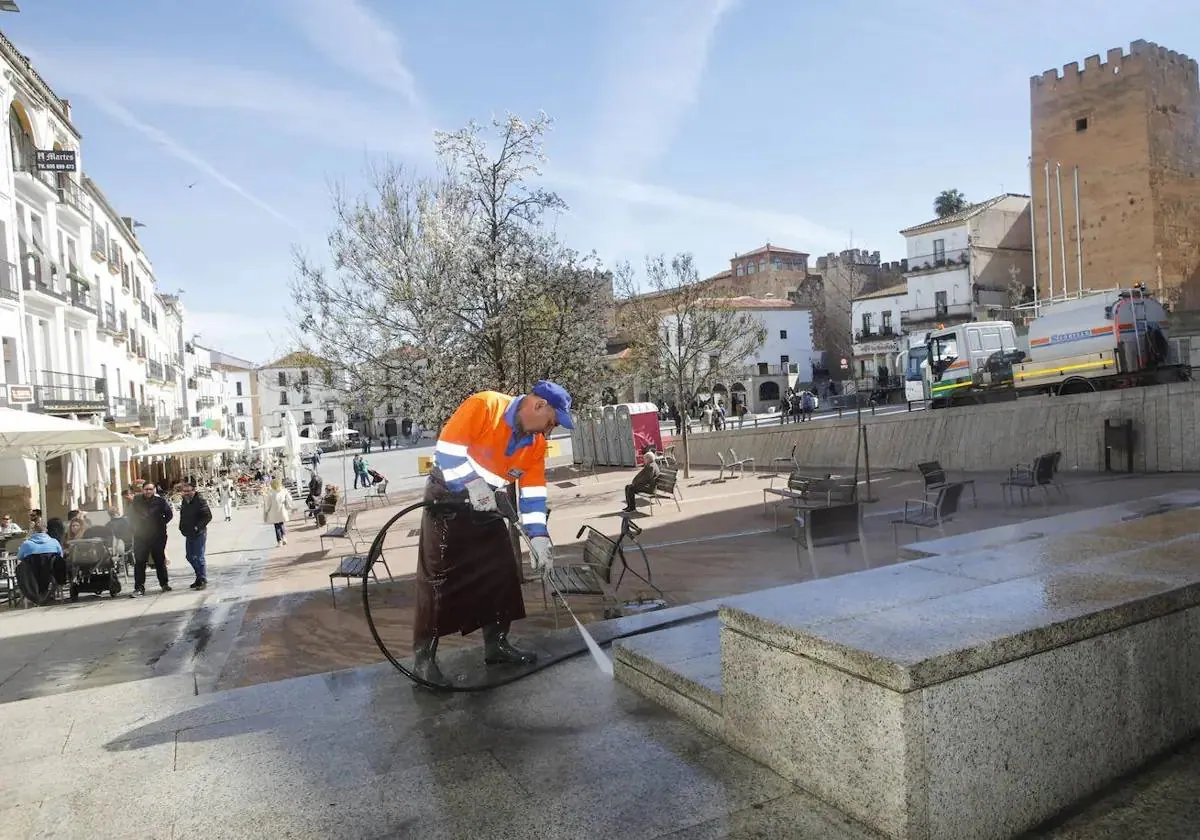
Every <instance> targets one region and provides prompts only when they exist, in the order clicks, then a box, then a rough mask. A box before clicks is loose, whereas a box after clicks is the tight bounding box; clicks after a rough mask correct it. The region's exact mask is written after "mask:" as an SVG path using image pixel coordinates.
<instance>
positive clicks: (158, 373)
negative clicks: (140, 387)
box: [146, 359, 163, 380]
mask: <svg viewBox="0 0 1200 840" xmlns="http://www.w3.org/2000/svg"><path fill="white" fill-rule="evenodd" d="M146 376H148V377H149V378H150V379H158V380H161V379H162V378H163V366H162V362H156V361H155V360H154V359H151V360H150V361H148V362H146Z"/></svg>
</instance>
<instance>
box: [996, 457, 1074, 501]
mask: <svg viewBox="0 0 1200 840" xmlns="http://www.w3.org/2000/svg"><path fill="white" fill-rule="evenodd" d="M1061 460H1062V453H1061V452H1050V453H1048V454H1046V455H1039V456H1038V457H1037V458H1035V459H1034V461H1033V463H1032V464H1017V465H1015V466H1013V467H1011V468H1009V471H1008V479H1007V480H1005V481H1002V482H1000V487H1001V489H1002V490H1003V491H1004V500H1005V504H1011V503H1012V491H1013V489H1014V488H1015V489H1017V490H1019V491H1021V501H1022V503H1024V502H1026V501H1028V500H1029V494H1030V491H1031V490H1038V489H1040V490H1041V491H1042V493H1043V494H1044V497H1043V502H1044V503H1045V504H1050V488H1051V487H1053V488H1054V489H1055V490H1056V491H1058V494H1059V496H1061V497H1062V498H1063V499H1064V500H1065V499H1066V498H1067V491H1066V490H1065V489H1064V488H1063V486H1062V484H1061V483H1060V482H1059V481H1058V479H1057V477H1056V475H1057V473H1058V465H1059V462H1060V461H1061Z"/></svg>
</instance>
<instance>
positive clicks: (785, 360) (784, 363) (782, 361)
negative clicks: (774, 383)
mask: <svg viewBox="0 0 1200 840" xmlns="http://www.w3.org/2000/svg"><path fill="white" fill-rule="evenodd" d="M790 361H791V359H790V358H788V354H787V353H784V354H783V355H782V356H780V357H779V364H781V365H782V366H783V367H787V366H788V362H790Z"/></svg>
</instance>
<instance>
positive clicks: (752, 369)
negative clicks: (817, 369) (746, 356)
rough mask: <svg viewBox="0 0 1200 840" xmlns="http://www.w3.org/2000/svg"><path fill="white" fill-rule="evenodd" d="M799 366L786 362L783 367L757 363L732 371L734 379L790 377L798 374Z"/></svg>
mask: <svg viewBox="0 0 1200 840" xmlns="http://www.w3.org/2000/svg"><path fill="white" fill-rule="evenodd" d="M799 371H800V366H799V364H797V363H796V362H788V363H787V364H785V365H781V364H770V363H769V362H758V363H757V364H753V365H745V366H743V367H742V368H739V369H736V370H734V371H732V373H733V375H734V376H735V377H737V376H790V375H791V374H793V373H799Z"/></svg>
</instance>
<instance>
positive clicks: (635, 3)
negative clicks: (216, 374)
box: [0, 0, 1200, 362]
mask: <svg viewBox="0 0 1200 840" xmlns="http://www.w3.org/2000/svg"><path fill="white" fill-rule="evenodd" d="M18 2H19V5H20V7H21V11H20V13H18V14H5V15H0V27H3V30H4V33H5V34H6V35H7V36H8V37H9V38H10V40H12V41H13V42H14V43H15V44H16V45H17V46H18V48H19V49H21V50H22V51H23V52H24V53H25V54H26V55H28V56H30V58H31V59H32V60H33V62H34V66H35V68H36V69H37V70H38V71H39V73H40V74H41V75H42V76H43V77H44V78H45V79H46V80H47V82H49V84H50V85H51V86H52V87H53V88H54V89H55V90H56V92H58V94H59V95H60V96H64V97H67V98H70V99H71V102H72V108H73V118H74V122H75V125H76V127H77V128H78V129H79V131H80V132H81V134H82V135H83V141H82V149H81V162H82V166H83V169H84V170H85V171H86V172H87V174H88V175H89V176H90V177H92V178H93V179H94V180H95V181H96V182H97V183H98V184H99V185H100V187H101V188H102V189H103V190H104V192H105V194H106V195H107V196H108V198H109V201H110V202H111V203H112V204H113V205H114V206H115V207H116V208H117V209H118V211H119V212H120V213H121V214H122V215H126V216H132V217H134V218H135V219H137V220H138V221H140V222H142V223H143V224H144V225H145V227H143V228H140V229H139V239H140V241H141V243H142V245H143V247H144V248H145V250H146V253H147V254H148V256H149V257H150V259H151V261H152V262H153V265H154V268H155V274H156V276H157V280H158V287H159V290H160V291H163V292H168V293H174V292H177V291H181V292H182V299H183V302H184V305H185V307H186V308H187V312H188V318H189V324H190V329H191V330H192V331H193V332H194V333H198V334H199V336H200V341H201V342H202V343H204V344H205V345H207V346H214V347H218V348H220V349H222V350H225V351H226V352H230V353H233V354H235V355H240V356H243V357H246V358H249V359H251V360H252V361H255V362H266V361H269V360H270V359H271V358H273V357H275V356H278V355H282V354H283V352H285V351H286V350H287V349H288V348H289V346H290V345H291V341H292V331H291V329H290V326H289V323H290V312H291V303H290V297H289V292H288V288H289V283H290V281H291V279H292V277H293V276H294V274H295V269H294V266H295V256H294V255H295V253H296V252H297V251H301V252H303V253H305V254H306V255H308V256H309V257H312V258H316V259H318V260H324V259H325V258H326V257H327V254H328V249H327V247H326V245H325V243H326V238H327V236H328V234H329V231H330V229H331V227H330V226H331V225H332V223H333V218H332V212H331V206H332V205H331V190H332V189H333V188H334V187H335V186H341V187H343V188H345V189H348V190H350V191H351V192H361V191H362V190H363V189H364V188H365V186H366V183H365V173H366V170H367V168H368V165H369V164H370V163H372V162H379V161H381V160H384V159H390V160H392V161H394V162H396V163H399V164H402V165H404V166H406V167H409V168H410V169H412V171H414V172H418V173H419V172H422V171H429V170H430V168H431V167H432V166H433V164H434V152H433V133H434V131H436V130H455V129H457V128H460V127H462V126H464V125H465V124H467V122H469V121H470V120H477V121H480V122H486V121H488V120H490V119H491V118H492V117H493V116H497V115H499V116H502V115H504V114H505V113H506V112H511V113H515V114H518V115H521V116H524V117H533V116H535V115H536V114H537V113H538V112H540V111H544V112H545V113H546V114H548V115H549V116H550V117H551V118H552V119H553V121H554V127H553V130H552V132H551V133H550V135H549V136H548V138H547V141H546V154H547V156H548V158H549V160H548V162H547V164H546V172H545V176H544V178H545V186H546V187H547V188H549V189H553V190H556V191H557V192H558V193H559V194H560V195H561V196H562V197H563V198H564V199H565V201H566V202H567V205H568V209H567V210H566V211H564V212H563V213H561V214H560V215H559V216H558V217H557V218H555V219H553V220H552V222H553V224H554V225H555V227H556V230H557V232H558V233H559V234H560V236H561V237H562V238H563V239H564V240H565V241H566V242H567V243H568V244H569V245H571V246H572V247H574V248H576V249H578V250H580V251H583V252H588V251H592V250H595V251H596V252H597V253H598V254H599V256H600V257H601V258H602V259H603V260H604V261H605V262H606V263H607V264H609V265H614V264H616V263H617V262H618V261H624V260H628V261H630V262H632V263H633V264H634V266H635V267H637V266H639V265H642V264H643V263H644V258H645V256H646V255H647V254H658V253H666V254H674V253H677V252H684V251H686V252H691V253H692V254H693V255H694V256H695V259H696V262H697V266H698V267H699V269H700V271H701V273H702V274H710V273H715V272H717V271H720V270H723V269H725V268H727V267H728V260H729V258H730V257H731V256H733V255H734V254H735V253H738V252H744V251H748V250H751V249H753V248H756V247H759V246H761V245H762V244H764V243H765V242H771V243H773V244H776V245H780V246H783V247H788V248H794V249H798V250H802V251H807V252H809V253H810V254H812V255H814V258H815V256H816V255H821V254H825V253H829V252H834V251H840V250H842V249H845V248H848V247H856V248H866V249H869V250H872V251H875V250H878V251H880V252H881V253H882V257H883V259H885V260H887V259H899V258H901V257H902V256H903V255H904V240H903V238H902V237H901V236H900V235H899V233H898V231H899V230H900V229H902V228H904V227H908V226H910V225H913V224H918V223H920V222H922V221H925V220H927V219H928V218H930V217H931V216H932V215H933V212H932V202H933V198H934V196H935V195H936V194H937V193H938V192H940V191H942V190H944V189H950V188H955V189H959V190H961V191H962V192H963V193H965V194H966V196H967V198H968V199H970V200H983V199H986V198H989V197H991V196H994V195H997V194H999V193H1001V192H1005V191H1008V192H1021V193H1028V192H1029V173H1028V168H1027V167H1028V155H1029V78H1030V76H1033V75H1039V74H1041V73H1042V72H1043V71H1044V70H1047V69H1049V68H1052V67H1061V66H1062V65H1063V64H1066V63H1069V62H1073V61H1079V62H1082V61H1083V59H1084V58H1085V57H1087V56H1088V55H1091V54H1095V53H1099V54H1101V55H1103V54H1104V53H1105V52H1106V51H1107V50H1108V49H1110V48H1113V47H1118V46H1121V47H1125V48H1128V45H1129V43H1130V42H1131V41H1133V40H1136V39H1139V38H1144V39H1146V40H1149V41H1154V42H1157V43H1159V44H1162V45H1163V46H1167V47H1170V48H1171V49H1175V50H1178V51H1180V52H1185V53H1187V54H1189V55H1192V56H1198V55H1200V15H1197V14H1196V13H1195V11H1194V9H1195V7H1194V2H1192V0H1140V2H1138V3H1120V2H1116V0H1040V2H1032V0H1009V2H1008V3H1003V4H982V3H964V2H962V0H957V1H956V2H943V1H942V0H844V2H842V3H840V4H833V3H829V4H816V3H806V2H800V1H799V0H571V2H555V0H506V2H504V3H496V2H494V0H456V2H453V3H429V2H418V0H240V2H237V3H219V2H194V0H120V2H107V3H97V2H95V0H58V2H54V3H50V2H46V0H18Z"/></svg>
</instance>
